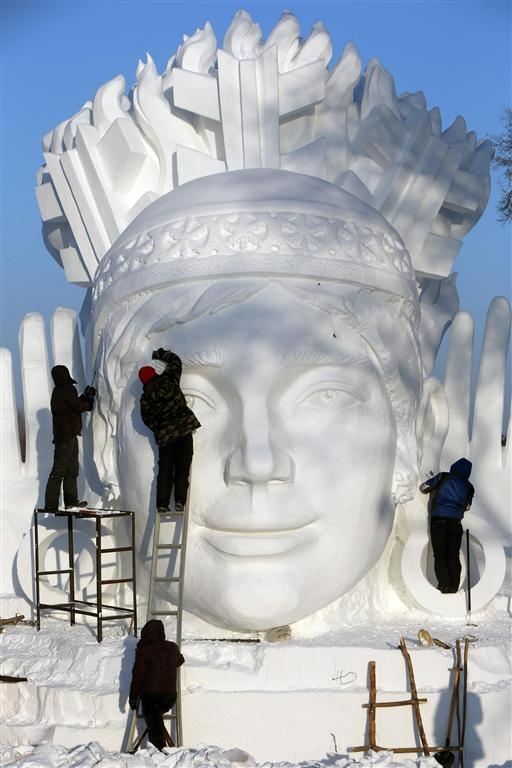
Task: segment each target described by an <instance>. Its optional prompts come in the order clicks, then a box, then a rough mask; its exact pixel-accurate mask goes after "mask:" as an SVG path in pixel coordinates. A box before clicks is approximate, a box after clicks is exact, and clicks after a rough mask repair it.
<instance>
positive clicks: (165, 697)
mask: <svg viewBox="0 0 512 768" xmlns="http://www.w3.org/2000/svg"><path fill="white" fill-rule="evenodd" d="M184 661H185V659H184V658H183V656H182V655H181V653H180V649H179V648H178V646H177V645H176V643H173V642H171V641H170V640H166V639H165V630H164V625H163V624H162V622H161V621H160V619H151V621H148V622H147V623H146V624H145V625H144V627H143V628H142V632H141V633H140V640H139V642H138V643H137V649H136V651H135V663H134V665H133V670H132V682H131V685H130V695H129V699H128V701H129V704H130V709H135V710H137V709H138V706H139V701H140V703H141V704H142V714H143V716H144V719H145V721H146V725H147V727H148V738H149V740H150V742H151V743H152V744H154V745H155V747H156V748H157V749H160V750H162V749H163V748H164V746H165V734H164V719H163V715H164V713H165V712H168V711H169V710H170V709H172V708H173V706H174V704H175V702H176V695H177V694H176V691H177V669H178V667H181V665H182V664H183V663H184Z"/></svg>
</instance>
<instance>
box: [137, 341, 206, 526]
mask: <svg viewBox="0 0 512 768" xmlns="http://www.w3.org/2000/svg"><path fill="white" fill-rule="evenodd" d="M181 368H182V366H181V360H180V358H179V357H178V355H176V354H174V352H170V351H169V350H165V349H162V348H160V349H157V350H156V351H155V352H153V360H152V365H151V366H144V367H142V368H141V369H140V371H139V378H140V380H141V381H142V383H143V385H144V391H143V393H142V396H141V399H140V410H141V416H142V421H143V422H144V424H145V425H146V426H147V427H149V429H151V430H152V432H153V433H154V435H155V440H156V442H157V444H158V475H157V479H156V506H157V509H158V512H162V513H165V512H168V511H169V503H170V499H171V493H172V489H173V485H174V501H175V509H176V511H177V512H182V511H183V510H184V508H185V503H186V501H187V492H188V485H189V475H190V465H191V463H192V456H193V453H194V447H193V440H192V432H193V431H194V430H195V429H197V428H198V427H200V426H201V424H200V423H199V421H198V420H197V419H196V417H195V416H194V414H193V412H192V411H191V410H190V408H189V407H188V405H187V403H186V400H185V395H184V394H183V392H182V391H181V389H180V378H181Z"/></svg>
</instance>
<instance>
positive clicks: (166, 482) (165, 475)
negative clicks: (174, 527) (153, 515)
mask: <svg viewBox="0 0 512 768" xmlns="http://www.w3.org/2000/svg"><path fill="white" fill-rule="evenodd" d="M193 453H194V444H193V441H192V433H191V432H190V433H189V434H188V435H184V436H183V437H178V438H176V440H172V441H171V442H170V443H166V445H160V446H159V447H158V475H157V478H156V505H157V507H168V506H169V502H170V500H171V493H172V488H173V485H174V500H175V502H176V503H177V502H180V503H181V504H183V506H185V502H186V501H187V491H188V477H189V474H190V465H191V464H192V456H193Z"/></svg>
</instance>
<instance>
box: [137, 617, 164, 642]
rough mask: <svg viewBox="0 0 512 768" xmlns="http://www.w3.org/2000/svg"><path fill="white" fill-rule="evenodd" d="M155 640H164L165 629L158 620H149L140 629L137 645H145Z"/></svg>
mask: <svg viewBox="0 0 512 768" xmlns="http://www.w3.org/2000/svg"><path fill="white" fill-rule="evenodd" d="M157 640H165V629H164V625H163V622H162V621H160V619H150V621H147V622H146V623H145V624H144V626H143V627H142V632H141V633H140V640H139V645H147V644H148V643H154V642H156V641H157Z"/></svg>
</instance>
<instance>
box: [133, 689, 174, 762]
mask: <svg viewBox="0 0 512 768" xmlns="http://www.w3.org/2000/svg"><path fill="white" fill-rule="evenodd" d="M175 701H176V694H175V693H173V694H167V693H143V694H142V696H141V697H140V703H141V705H142V715H143V717H144V720H145V721H146V725H147V727H148V739H149V741H150V742H151V743H152V744H153V745H154V746H155V747H156V748H157V749H163V748H164V747H165V745H166V742H165V736H164V718H163V715H164V713H165V712H168V711H169V710H170V709H172V708H173V707H174V702H175Z"/></svg>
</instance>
